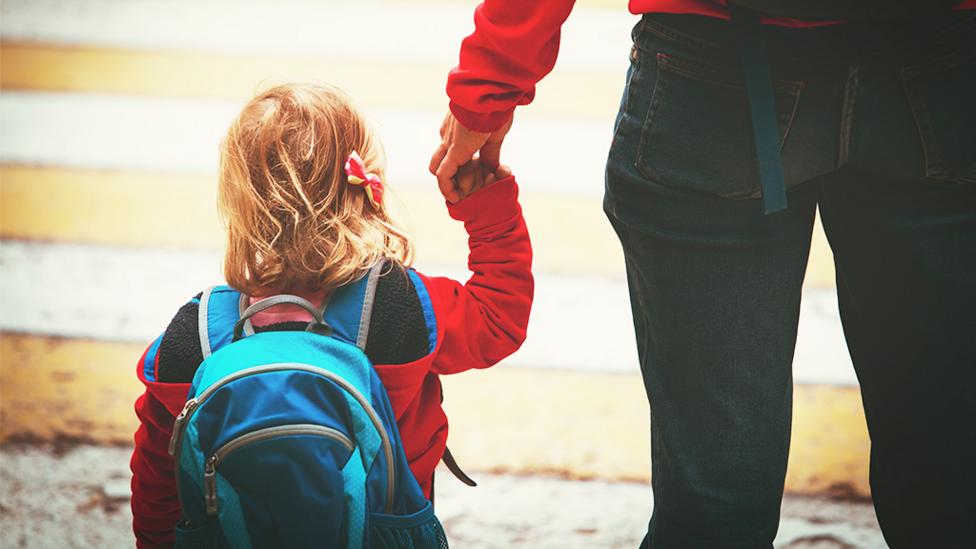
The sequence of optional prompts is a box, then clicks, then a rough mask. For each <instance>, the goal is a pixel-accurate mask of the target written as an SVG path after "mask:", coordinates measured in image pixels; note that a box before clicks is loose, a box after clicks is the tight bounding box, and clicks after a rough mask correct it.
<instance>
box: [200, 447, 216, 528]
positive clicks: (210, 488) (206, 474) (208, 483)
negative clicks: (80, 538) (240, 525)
mask: <svg viewBox="0 0 976 549" xmlns="http://www.w3.org/2000/svg"><path fill="white" fill-rule="evenodd" d="M203 497H204V500H205V501H206V504H207V514H208V515H216V514H217V455H216V454H214V455H212V456H210V458H209V459H208V460H207V464H206V465H205V466H204V469H203Z"/></svg>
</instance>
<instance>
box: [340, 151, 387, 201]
mask: <svg viewBox="0 0 976 549" xmlns="http://www.w3.org/2000/svg"><path fill="white" fill-rule="evenodd" d="M346 178H347V180H348V181H349V184H350V185H356V186H357V187H362V188H363V190H365V191H366V197H367V198H369V201H370V202H372V203H373V206H374V207H376V208H379V207H380V204H382V203H383V182H382V181H380V178H379V176H378V175H376V174H375V173H370V172H367V171H366V165H365V164H364V163H363V159H362V158H360V157H359V153H357V152H356V151H352V153H350V154H349V158H348V159H347V160H346Z"/></svg>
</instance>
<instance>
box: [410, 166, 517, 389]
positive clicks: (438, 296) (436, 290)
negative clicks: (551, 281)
mask: <svg viewBox="0 0 976 549" xmlns="http://www.w3.org/2000/svg"><path fill="white" fill-rule="evenodd" d="M448 211H449V212H450V214H451V217H453V218H454V219H457V220H459V221H463V222H464V228H465V229H466V230H467V232H468V246H469V249H470V252H469V254H468V268H469V269H470V270H471V272H472V275H471V278H470V279H468V281H467V283H465V284H464V285H463V286H462V285H461V283H459V282H457V281H455V280H451V279H448V278H427V279H425V285H426V286H427V289H428V292H430V294H431V301H432V303H433V307H434V314H435V318H436V320H437V332H438V345H437V351H436V355H435V356H434V361H433V364H432V366H431V371H432V372H434V373H436V374H453V373H458V372H463V371H464V370H468V369H470V368H487V367H489V366H491V365H493V364H495V363H497V362H498V361H500V360H501V359H503V358H505V357H506V356H508V355H510V354H512V353H513V352H515V351H516V350H517V349H518V348H519V346H520V345H521V344H522V342H523V341H524V340H525V330H526V326H527V324H528V322H529V311H530V310H531V308H532V292H533V288H534V283H533V280H532V245H531V243H530V242H529V233H528V230H527V229H526V227H525V220H524V219H523V218H522V209H521V208H520V207H519V203H518V185H517V184H516V183H515V178H513V177H508V178H505V179H502V180H501V181H498V182H496V183H495V184H493V185H491V186H489V187H487V188H485V189H482V190H480V191H478V192H476V193H474V194H473V195H471V196H469V197H467V198H465V199H464V200H462V201H460V202H458V203H457V204H452V205H448Z"/></svg>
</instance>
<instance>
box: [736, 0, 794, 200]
mask: <svg viewBox="0 0 976 549" xmlns="http://www.w3.org/2000/svg"><path fill="white" fill-rule="evenodd" d="M729 13H730V14H731V16H732V25H733V26H734V27H735V29H736V34H738V38H739V40H738V41H739V47H740V48H741V50H742V69H743V73H744V76H745V82H746V95H747V96H748V97H749V112H750V113H751V115H752V135H753V139H755V142H756V157H757V159H758V161H759V179H760V181H761V182H762V201H763V211H764V212H765V213H766V214H767V215H768V214H771V213H773V212H778V211H780V210H785V209H786V207H787V203H786V182H785V180H784V177H783V159H782V157H781V156H780V153H779V127H778V126H777V124H776V102H775V98H774V96H773V77H772V74H771V70H770V67H769V54H768V51H767V47H766V43H765V40H764V38H763V33H762V28H761V24H760V23H759V15H758V14H757V13H756V12H754V11H751V10H748V9H746V8H743V7H741V6H737V5H735V4H732V3H730V4H729Z"/></svg>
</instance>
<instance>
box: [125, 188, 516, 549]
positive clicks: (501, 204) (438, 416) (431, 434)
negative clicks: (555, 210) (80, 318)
mask: <svg viewBox="0 0 976 549" xmlns="http://www.w3.org/2000/svg"><path fill="white" fill-rule="evenodd" d="M448 212H449V213H450V215H451V217H452V218H454V219H456V220H458V221H462V222H464V228H465V230H467V232H468V237H469V238H468V245H469V249H470V251H469V254H468V268H469V269H470V270H471V272H472V273H473V274H472V275H471V278H470V279H468V281H467V283H465V284H463V285H462V284H461V283H460V282H457V281H455V280H452V279H449V278H441V277H427V276H424V275H421V278H422V279H423V281H424V284H425V286H426V287H427V291H428V293H429V294H430V298H431V304H432V305H433V308H434V315H435V318H436V320H437V346H436V347H435V349H434V351H433V352H431V353H430V354H429V355H427V356H425V357H423V358H421V359H419V360H417V361H415V362H411V363H407V364H396V365H376V366H375V367H376V370H377V373H378V374H379V376H380V379H381V380H382V381H383V385H384V386H385V387H386V391H387V394H388V395H389V397H390V404H391V405H392V406H393V412H394V414H396V418H397V426H398V427H399V430H400V437H401V439H402V441H403V446H404V450H405V452H406V455H407V459H408V460H409V462H410V469H411V470H412V471H413V474H414V476H416V477H417V480H418V482H420V486H421V488H422V489H423V490H424V493H425V494H427V496H428V497H430V495H431V487H432V481H433V475H434V468H435V467H436V466H437V464H438V462H440V460H441V457H442V456H443V455H444V448H445V447H446V444H447V416H445V415H444V410H443V409H442V408H441V383H440V379H439V377H438V376H439V375H440V374H455V373H459V372H463V371H465V370H469V369H471V368H487V367H489V366H492V365H493V364H495V363H497V362H498V361H500V360H501V359H503V358H505V357H506V356H508V355H510V354H512V353H513V352H515V350H516V349H518V348H519V346H520V345H521V344H522V341H523V340H524V339H525V330H526V325H527V324H528V320H529V310H530V309H531V306H532V294H533V287H534V285H533V279H532V272H531V266H532V246H531V244H530V242H529V233H528V230H527V229H526V227H525V221H524V220H523V218H522V210H521V208H520V206H519V203H518V186H517V185H516V183H515V179H514V178H513V177H508V178H505V179H502V180H500V181H498V182H496V183H495V184H493V185H491V186H490V187H487V188H485V189H483V190H481V191H478V192H476V193H474V194H473V195H471V196H469V197H467V198H465V199H464V200H462V201H461V202H458V203H457V204H453V205H448ZM143 356H145V355H143ZM140 364H142V361H141V360H140ZM136 371H137V372H138V376H139V379H140V380H142V382H143V383H144V384H145V385H146V392H145V393H144V394H143V395H142V396H141V397H139V399H138V400H137V401H136V415H137V416H138V417H139V421H140V422H141V425H140V426H139V430H138V431H136V434H135V451H134V453H133V455H132V462H131V467H132V475H133V476H132V515H133V521H132V522H133V529H134V531H135V534H136V544H137V546H138V547H140V548H147V547H171V546H172V545H173V541H174V530H173V528H174V525H175V524H176V523H177V521H178V520H179V519H180V504H179V501H178V499H177V497H176V484H175V480H174V472H173V458H172V457H171V456H170V455H169V454H168V453H167V449H168V445H169V438H170V435H171V433H172V430H173V421H174V419H175V417H176V415H177V414H178V413H179V412H180V410H182V408H183V405H184V404H185V402H186V398H187V394H188V392H189V388H190V384H188V383H160V382H151V381H147V380H146V379H145V376H144V374H143V369H142V367H140V366H137V367H136Z"/></svg>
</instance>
